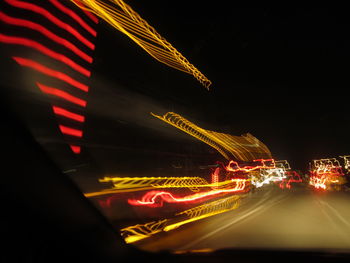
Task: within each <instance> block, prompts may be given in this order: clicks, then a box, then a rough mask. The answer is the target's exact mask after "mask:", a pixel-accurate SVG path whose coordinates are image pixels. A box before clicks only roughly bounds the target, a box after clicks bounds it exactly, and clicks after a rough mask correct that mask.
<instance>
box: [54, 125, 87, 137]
mask: <svg viewBox="0 0 350 263" xmlns="http://www.w3.org/2000/svg"><path fill="white" fill-rule="evenodd" d="M58 127H59V128H60V130H61V132H62V133H63V134H66V135H71V136H75V137H82V136H83V131H82V130H77V129H73V128H70V127H67V126H64V125H58Z"/></svg>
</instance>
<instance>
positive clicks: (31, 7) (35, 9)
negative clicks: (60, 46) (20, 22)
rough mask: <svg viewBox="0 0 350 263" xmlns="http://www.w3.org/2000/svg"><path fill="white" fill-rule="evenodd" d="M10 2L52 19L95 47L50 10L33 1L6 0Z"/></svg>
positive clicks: (89, 45) (83, 41)
mask: <svg viewBox="0 0 350 263" xmlns="http://www.w3.org/2000/svg"><path fill="white" fill-rule="evenodd" d="M5 2H7V3H8V4H10V5H12V6H14V7H17V8H22V9H26V10H30V11H32V12H35V13H37V14H40V15H42V16H44V17H45V18H47V19H48V20H50V21H51V22H52V23H54V24H55V25H56V26H58V27H60V28H62V29H64V30H66V31H67V32H69V33H70V34H72V35H73V36H74V37H76V38H77V39H78V40H80V41H81V42H82V43H84V44H85V45H86V46H87V47H89V48H90V49H92V50H93V49H95V45H94V44H93V43H91V42H90V41H89V40H87V39H86V38H85V37H83V36H82V35H81V34H80V33H79V32H78V31H77V30H75V29H74V28H73V27H71V26H70V25H68V24H67V23H64V22H62V21H61V20H60V19H58V18H57V17H55V16H54V15H52V14H51V13H50V12H49V11H47V10H46V9H44V8H42V7H40V6H37V5H34V4H32V3H27V2H23V1H18V0H5Z"/></svg>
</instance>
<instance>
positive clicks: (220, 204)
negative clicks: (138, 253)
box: [164, 196, 239, 232]
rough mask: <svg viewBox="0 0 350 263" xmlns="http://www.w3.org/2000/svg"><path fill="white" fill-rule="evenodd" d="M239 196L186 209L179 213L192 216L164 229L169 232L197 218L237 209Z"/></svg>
mask: <svg viewBox="0 0 350 263" xmlns="http://www.w3.org/2000/svg"><path fill="white" fill-rule="evenodd" d="M238 198H239V197H237V196H233V197H228V198H226V199H223V200H218V201H214V202H211V203H208V204H204V205H202V206H198V207H195V208H192V209H189V210H186V211H184V212H181V213H179V214H178V215H180V214H187V215H189V216H190V217H191V218H190V219H186V220H183V221H180V222H178V223H175V224H171V225H168V226H166V227H165V228H164V231H166V232H167V231H170V230H173V229H176V228H178V227H180V226H182V225H184V224H188V223H191V222H194V221H197V220H201V219H204V218H207V217H210V216H214V215H218V214H221V213H224V212H228V211H230V210H233V209H236V208H238V207H239V202H238Z"/></svg>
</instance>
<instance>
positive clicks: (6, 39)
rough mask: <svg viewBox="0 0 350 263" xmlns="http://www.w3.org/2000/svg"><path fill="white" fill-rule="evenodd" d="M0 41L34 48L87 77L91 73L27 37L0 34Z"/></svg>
mask: <svg viewBox="0 0 350 263" xmlns="http://www.w3.org/2000/svg"><path fill="white" fill-rule="evenodd" d="M0 42H2V43H6V44H16V45H22V46H27V47H30V48H33V49H36V50H38V51H39V52H41V53H43V54H45V55H47V56H49V57H51V58H53V59H56V60H58V61H60V62H62V63H64V64H66V65H68V66H70V67H71V68H73V69H75V70H76V71H78V72H80V73H81V74H83V75H85V76H87V77H90V75H91V72H90V71H88V70H87V69H85V68H83V67H82V66H80V65H78V64H77V63H75V62H74V61H73V60H71V59H70V58H67V57H66V56H64V55H62V54H60V53H57V52H55V51H52V50H51V49H48V48H47V47H45V46H43V45H41V44H40V43H38V42H36V41H33V40H30V39H27V38H22V37H13V36H6V35H3V34H0Z"/></svg>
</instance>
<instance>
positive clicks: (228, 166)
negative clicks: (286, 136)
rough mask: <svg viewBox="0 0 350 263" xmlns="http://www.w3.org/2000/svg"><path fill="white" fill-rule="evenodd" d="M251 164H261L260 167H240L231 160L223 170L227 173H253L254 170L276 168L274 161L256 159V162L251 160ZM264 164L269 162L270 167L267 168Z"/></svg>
mask: <svg viewBox="0 0 350 263" xmlns="http://www.w3.org/2000/svg"><path fill="white" fill-rule="evenodd" d="M253 162H261V163H262V165H256V166H244V167H240V166H239V164H238V162H236V161H232V160H231V161H230V162H229V163H228V165H227V166H226V167H225V169H226V171H229V172H251V171H254V170H257V169H272V168H276V165H275V160H274V159H257V160H253ZM265 162H271V163H272V165H271V166H268V165H266V164H265ZM232 165H234V166H236V167H237V168H232Z"/></svg>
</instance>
